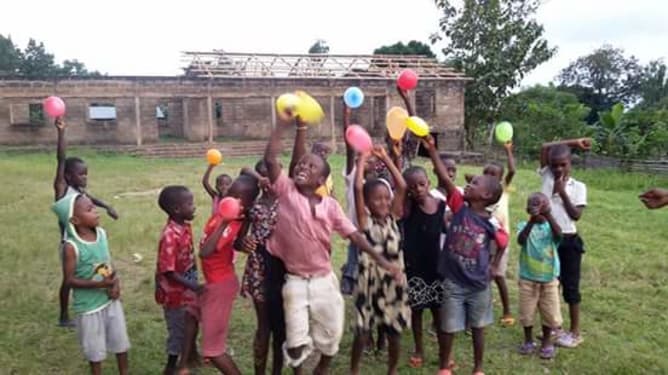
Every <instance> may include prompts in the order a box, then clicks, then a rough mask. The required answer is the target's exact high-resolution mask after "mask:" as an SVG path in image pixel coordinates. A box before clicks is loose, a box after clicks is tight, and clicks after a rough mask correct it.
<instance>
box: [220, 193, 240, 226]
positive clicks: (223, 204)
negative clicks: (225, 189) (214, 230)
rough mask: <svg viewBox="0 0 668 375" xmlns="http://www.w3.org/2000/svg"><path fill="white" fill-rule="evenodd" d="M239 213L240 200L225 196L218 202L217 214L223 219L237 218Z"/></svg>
mask: <svg viewBox="0 0 668 375" xmlns="http://www.w3.org/2000/svg"><path fill="white" fill-rule="evenodd" d="M240 215H241V202H239V200H238V199H236V198H232V197H225V198H223V199H221V200H220V203H218V216H220V217H221V218H222V219H223V220H225V221H230V220H234V219H236V218H238V217H239V216H240Z"/></svg>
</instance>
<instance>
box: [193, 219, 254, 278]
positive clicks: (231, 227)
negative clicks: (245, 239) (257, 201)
mask: <svg viewBox="0 0 668 375" xmlns="http://www.w3.org/2000/svg"><path fill="white" fill-rule="evenodd" d="M218 220H220V218H219V217H217V216H212V217H211V218H210V219H209V221H208V222H207V223H206V225H205V226H204V235H203V236H202V240H201V241H200V244H199V245H200V251H202V247H203V246H204V243H205V242H206V240H207V238H209V236H210V235H211V234H212V233H213V232H214V231H215V229H216V227H217V226H218ZM242 223H243V222H242V221H238V220H237V221H232V222H230V223H229V224H227V227H226V228H225V229H224V230H223V234H221V235H220V239H218V243H217V244H216V249H215V250H214V251H213V253H211V254H209V256H207V257H203V258H202V272H203V273H204V279H205V280H206V283H207V284H213V283H217V282H220V281H223V280H224V279H226V278H227V277H229V276H230V275H234V247H233V246H234V241H235V240H236V238H237V234H239V230H240V229H241V225H242Z"/></svg>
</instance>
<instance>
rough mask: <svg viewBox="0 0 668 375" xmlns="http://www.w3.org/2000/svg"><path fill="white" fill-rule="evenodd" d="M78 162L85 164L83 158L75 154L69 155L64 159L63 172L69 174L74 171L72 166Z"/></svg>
mask: <svg viewBox="0 0 668 375" xmlns="http://www.w3.org/2000/svg"><path fill="white" fill-rule="evenodd" d="M79 164H86V162H84V161H83V159H81V158H78V157H76V156H70V157H68V158H66V159H65V174H70V173H72V172H73V171H74V168H75V167H76V166H77V165H79Z"/></svg>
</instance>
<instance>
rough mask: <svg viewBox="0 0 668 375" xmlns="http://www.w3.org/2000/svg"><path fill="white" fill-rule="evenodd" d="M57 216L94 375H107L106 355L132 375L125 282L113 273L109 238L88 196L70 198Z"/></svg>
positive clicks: (64, 200)
mask: <svg viewBox="0 0 668 375" xmlns="http://www.w3.org/2000/svg"><path fill="white" fill-rule="evenodd" d="M53 211H54V212H55V213H56V215H57V216H58V221H59V222H60V224H61V225H63V227H65V230H66V231H67V240H66V241H65V244H64V274H65V282H66V283H67V284H68V285H69V286H70V287H71V288H72V290H73V291H74V293H73V295H74V304H73V308H74V311H75V313H76V314H77V317H76V319H75V322H76V326H77V334H78V336H79V342H80V344H81V349H82V351H83V354H84V357H85V358H86V359H87V360H88V361H89V362H90V367H91V373H93V374H101V373H102V361H103V360H104V359H105V358H106V356H107V352H111V353H114V354H116V358H117V361H118V372H119V373H120V374H127V373H128V356H127V351H128V349H129V348H130V341H129V339H128V334H127V330H126V327H125V316H124V314H123V307H122V305H121V302H120V300H119V299H118V298H119V297H120V281H119V279H118V277H117V275H116V272H115V271H114V270H113V269H112V267H111V256H110V255H109V246H108V243H107V234H106V232H105V231H104V229H102V228H100V227H99V223H100V215H99V214H98V213H97V210H96V208H95V205H94V204H93V202H92V201H91V200H90V198H89V197H87V196H86V195H84V194H71V195H66V196H65V197H63V198H61V199H60V200H58V201H56V203H54V205H53Z"/></svg>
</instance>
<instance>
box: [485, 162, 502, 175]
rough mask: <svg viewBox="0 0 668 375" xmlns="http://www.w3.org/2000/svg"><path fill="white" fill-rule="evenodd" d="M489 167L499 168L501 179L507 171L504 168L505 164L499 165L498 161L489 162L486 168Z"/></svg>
mask: <svg viewBox="0 0 668 375" xmlns="http://www.w3.org/2000/svg"><path fill="white" fill-rule="evenodd" d="M488 166H492V167H495V168H499V170H500V171H501V177H503V172H504V171H505V169H504V168H503V164H501V163H499V162H498V161H490V162H487V164H485V168H487V167H488Z"/></svg>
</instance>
